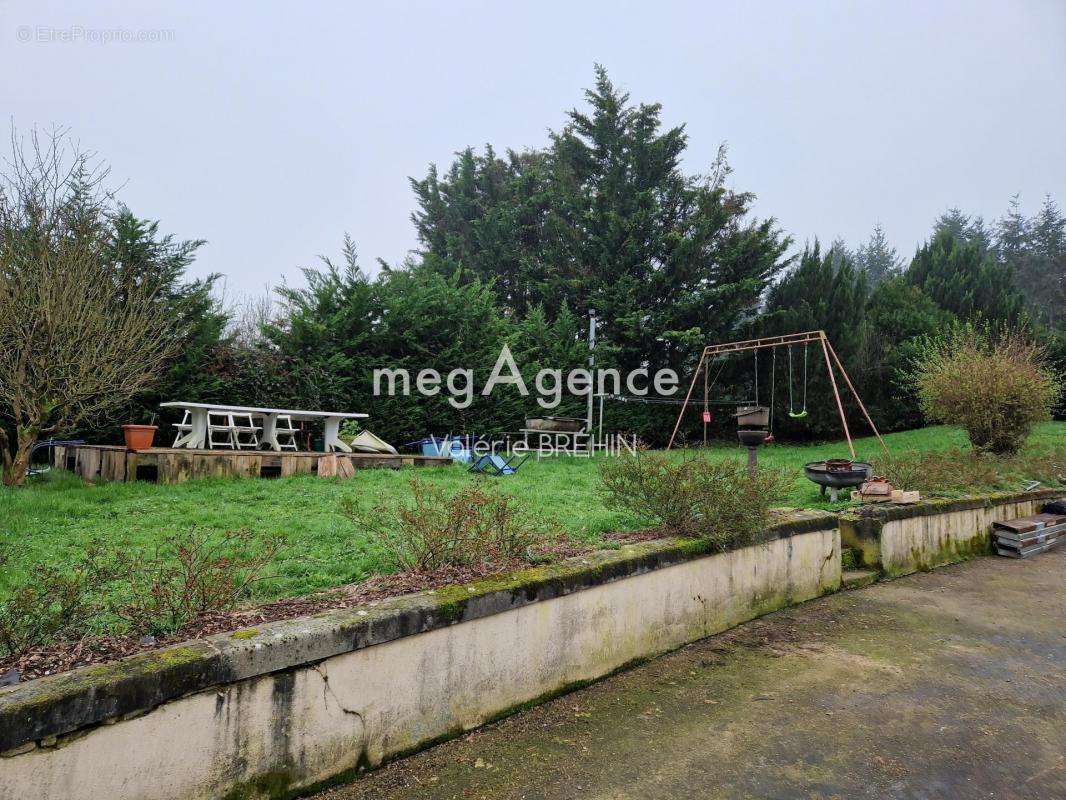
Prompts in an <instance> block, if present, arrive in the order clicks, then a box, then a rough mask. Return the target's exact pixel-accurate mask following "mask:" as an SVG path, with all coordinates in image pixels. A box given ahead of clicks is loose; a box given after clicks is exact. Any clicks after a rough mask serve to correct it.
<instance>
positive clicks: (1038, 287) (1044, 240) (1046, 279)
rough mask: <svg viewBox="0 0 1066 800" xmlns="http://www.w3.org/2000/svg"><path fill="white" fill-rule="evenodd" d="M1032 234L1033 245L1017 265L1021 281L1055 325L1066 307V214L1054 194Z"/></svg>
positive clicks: (1035, 221)
mask: <svg viewBox="0 0 1066 800" xmlns="http://www.w3.org/2000/svg"><path fill="white" fill-rule="evenodd" d="M1028 233H1029V237H1028V245H1029V246H1028V248H1027V251H1026V252H1025V253H1023V254H1022V257H1021V258H1020V263H1019V264H1018V265H1017V278H1018V283H1019V285H1020V286H1021V287H1022V290H1023V291H1024V292H1025V293H1026V296H1027V297H1028V298H1029V302H1030V303H1031V304H1032V306H1033V307H1034V309H1035V310H1036V311H1037V313H1038V314H1040V315H1041V316H1042V317H1043V318H1044V319H1045V320H1046V321H1047V322H1048V324H1049V325H1051V326H1052V327H1054V326H1055V325H1057V324H1059V323H1060V322H1061V321H1062V320H1063V317H1064V313H1063V310H1064V309H1066V217H1064V216H1063V215H1062V212H1060V211H1059V208H1058V205H1057V204H1056V203H1055V201H1054V200H1052V199H1051V196H1050V195H1049V196H1047V197H1045V198H1044V202H1043V204H1042V205H1041V207H1040V211H1039V212H1037V215H1036V217H1035V218H1034V219H1033V220H1032V222H1031V223H1030V224H1029V225H1028Z"/></svg>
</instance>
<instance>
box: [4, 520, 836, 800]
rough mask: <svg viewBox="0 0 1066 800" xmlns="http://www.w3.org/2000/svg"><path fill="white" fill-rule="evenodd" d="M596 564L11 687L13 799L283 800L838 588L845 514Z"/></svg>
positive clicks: (8, 747) (7, 776)
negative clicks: (840, 526) (764, 534)
mask: <svg viewBox="0 0 1066 800" xmlns="http://www.w3.org/2000/svg"><path fill="white" fill-rule="evenodd" d="M774 532H775V534H776V536H777V537H778V538H775V539H773V540H772V541H770V542H768V543H766V544H760V545H756V546H753V547H748V548H744V549H742V550H738V551H735V552H732V553H725V554H718V555H706V554H705V553H703V552H700V550H699V547H698V546H696V545H694V544H693V543H691V542H688V543H685V542H676V541H675V542H665V543H663V542H657V543H648V544H642V545H635V546H631V547H627V548H623V549H622V550H621V551H617V552H606V553H597V554H595V555H593V556H590V557H589V558H587V559H584V560H579V561H576V562H567V563H566V564H561V565H556V566H550V567H542V568H538V569H534V570H529V571H527V572H525V573H518V574H516V575H514V576H509V577H508V578H507V579H505V580H503V581H495V582H493V581H488V582H484V583H479V584H474V585H472V586H469V587H466V586H460V587H452V588H450V589H448V590H441V591H440V592H437V593H434V594H430V593H423V594H420V595H412V596H408V597H405V598H396V599H394V600H388V601H383V602H381V603H380V604H377V605H375V606H373V607H368V608H363V609H346V610H344V611H340V612H329V613H327V614H322V615H318V616H316V617H311V618H304V619H301V620H290V621H286V622H279V623H272V624H269V625H264V626H261V628H259V629H256V630H250V631H242V632H238V633H237V634H228V635H224V636H215V637H211V638H209V639H205V640H201V641H198V642H194V643H189V644H187V645H184V646H177V647H174V648H169V649H167V650H163V651H157V652H155V653H151V654H144V655H141V656H135V657H132V658H130V659H126V660H125V661H124V662H119V663H117V664H114V665H105V666H101V667H91V668H86V669H82V670H77V671H75V672H72V673H68V674H67V675H59V676H54V677H52V678H44V679H40V680H36V681H31V682H29V683H27V684H24V685H21V686H16V687H12V688H10V689H6V690H0V751H5V752H4V757H2V758H0V800H25V799H26V798H34V799H35V800H89V799H90V798H92V799H93V800H99V798H108V800H127V799H128V800H133V798H137V800H193V798H203V799H204V800H206V799H207V798H212V800H214V799H216V798H228V799H229V800H235V799H236V798H260V797H285V796H289V795H291V794H293V793H295V792H298V791H302V790H307V789H309V788H310V787H313V786H316V785H321V784H323V783H326V782H330V781H333V780H337V779H339V778H344V777H347V776H350V775H351V774H353V772H354V771H357V770H358V769H359V768H361V767H369V766H374V765H377V764H380V763H381V762H383V761H384V760H386V759H389V758H392V757H396V756H398V755H401V754H403V753H405V752H409V751H412V750H415V749H418V748H420V747H424V746H426V745H428V744H431V743H433V742H435V741H437V740H440V739H442V738H446V737H449V736H453V735H455V734H457V733H459V732H461V731H463V730H468V729H470V728H473V727H476V726H478V725H480V724H483V723H484V722H486V721H488V720H491V719H493V718H494V717H498V716H500V715H503V714H506V713H509V712H510V711H512V710H514V709H516V708H517V707H520V706H522V705H523V704H527V703H531V702H534V701H536V700H538V699H540V698H544V697H546V696H549V695H552V694H555V693H558V692H561V691H565V690H567V689H568V688H571V687H573V686H575V685H580V684H581V683H583V682H587V681H590V680H594V679H596V678H600V677H602V676H604V675H607V674H609V673H610V672H612V671H614V670H616V669H618V668H620V667H622V666H624V665H626V664H628V663H631V662H633V661H635V660H639V659H643V658H648V657H651V656H654V655H657V654H659V653H662V652H665V651H668V650H671V649H674V648H677V647H679V646H681V645H684V644H686V643H688V642H691V641H694V640H696V639H699V638H702V637H704V636H708V635H710V634H713V633H717V632H719V631H722V630H725V629H727V628H729V627H731V626H734V625H736V624H738V623H741V622H744V621H746V620H748V619H751V618H753V617H756V616H759V615H761V614H765V613H767V612H769V611H773V610H775V609H778V608H781V607H784V606H786V605H789V604H790V603H797V602H801V601H804V600H808V599H811V598H814V597H817V596H819V595H822V594H825V593H827V592H832V591H835V590H836V589H837V588H838V587H839V585H840V539H839V534H838V532H837V529H836V525H835V519H834V518H833V517H832V516H831V515H828V514H823V513H819V512H802V513H798V514H796V515H794V516H793V518H792V519H791V520H790V521H788V522H786V523H784V524H782V525H780V526H778V527H777V528H776V529H775V531H774Z"/></svg>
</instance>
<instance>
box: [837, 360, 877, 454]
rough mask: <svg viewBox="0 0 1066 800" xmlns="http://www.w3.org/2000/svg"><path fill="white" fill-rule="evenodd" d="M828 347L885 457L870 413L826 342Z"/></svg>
mask: <svg viewBox="0 0 1066 800" xmlns="http://www.w3.org/2000/svg"><path fill="white" fill-rule="evenodd" d="M826 343H827V344H828V345H829V352H830V353H832V354H833V360H834V361H836V362H837V366H838V367H839V368H840V374H841V375H843V376H844V380H845V381H847V383H848V388H849V389H851V393H852V395H854V396H855V402H856V403H858V404H859V408H860V409H861V410H862V415H863V416H864V417H866V421H867V422H868V423H869V424H870V429H871V430H872V431H873V432H874V436H876V437H877V441H879V442H880V443H881V447H883V448H884V450H885V455H886V456H887V455H888V445H886V444H885V440H884V439H882V438H881V434H880V433H878V431H877V426H876V425H874V421H873V420H872V419H870V413H869V412H868V411H867V410H866V406H864V405H863V404H862V398H861V397H859V393H858V392H857V391H855V387H854V386H853V385H852V383H851V378H849V377H848V373H847V371H846V370H845V369H844V365H843V364H841V363H840V356H838V355H837V351H836V350H835V349H833V344H832V342H826Z"/></svg>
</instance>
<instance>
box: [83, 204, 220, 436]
mask: <svg viewBox="0 0 1066 800" xmlns="http://www.w3.org/2000/svg"><path fill="white" fill-rule="evenodd" d="M110 223H111V224H110V231H109V233H108V237H107V257H108V258H109V259H110V260H111V262H112V263H113V264H114V270H115V275H116V279H117V280H118V281H120V282H123V283H128V284H137V285H150V286H153V287H155V288H156V290H157V291H158V295H157V296H158V298H159V302H160V303H162V304H164V305H165V306H166V307H167V310H168V313H169V316H170V318H171V319H173V320H175V325H174V331H175V335H176V336H178V337H180V340H181V341H180V344H179V346H178V347H177V348H176V353H177V355H176V356H175V357H174V358H172V359H171V360H170V363H169V366H168V369H167V371H166V373H165V374H164V375H163V376H161V378H160V380H159V381H158V383H157V384H156V385H155V386H154V387H153V389H152V391H150V392H147V393H145V394H143V395H140V396H139V397H137V398H135V399H134V401H133V402H132V403H131V405H130V407H129V408H128V409H125V410H123V411H122V412H121V414H118V415H116V417H115V419H116V422H127V421H131V420H133V421H140V422H147V421H148V419H149V418H151V417H152V416H154V415H157V414H158V413H159V403H160V402H162V401H164V400H174V399H178V398H179V397H180V399H186V400H211V399H214V398H215V397H216V395H217V394H218V392H219V390H220V388H221V387H222V383H221V381H220V380H219V379H218V376H217V375H215V374H214V373H213V372H212V371H211V370H210V369H208V368H206V367H207V365H209V364H210V363H211V362H212V360H213V359H215V358H216V357H217V353H218V348H219V346H220V345H221V343H222V342H223V341H224V339H225V329H226V324H227V322H228V315H227V314H226V313H225V311H224V310H223V309H222V308H221V306H220V303H219V302H218V300H217V299H216V298H215V297H214V295H213V289H214V287H215V284H216V282H217V281H218V279H219V277H220V276H219V275H217V274H213V275H209V276H207V277H206V278H200V279H197V280H187V279H186V271H187V269H188V267H189V266H190V265H191V264H192V263H193V261H194V259H195V257H196V251H197V250H199V249H200V247H202V246H203V245H204V243H205V242H204V241H203V240H202V239H192V240H181V241H179V240H177V239H175V237H174V236H173V235H172V234H165V235H163V234H160V232H159V222H158V221H153V220H148V219H141V218H139V217H137V216H136V215H135V214H133V212H132V211H130V209H129V208H127V207H126V206H119V207H118V209H117V210H116V212H115V213H114V215H112V217H111V220H110ZM120 417H121V418H120ZM80 435H85V436H90V437H92V438H98V439H102V440H104V441H112V440H113V439H114V437H115V436H117V435H118V433H117V429H116V428H108V429H97V430H93V431H86V432H83V433H82V434H80Z"/></svg>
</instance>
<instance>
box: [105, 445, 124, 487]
mask: <svg viewBox="0 0 1066 800" xmlns="http://www.w3.org/2000/svg"><path fill="white" fill-rule="evenodd" d="M100 479H101V480H105V481H124V480H126V451H125V450H124V449H123V450H105V451H103V455H102V458H101V462H100Z"/></svg>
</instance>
